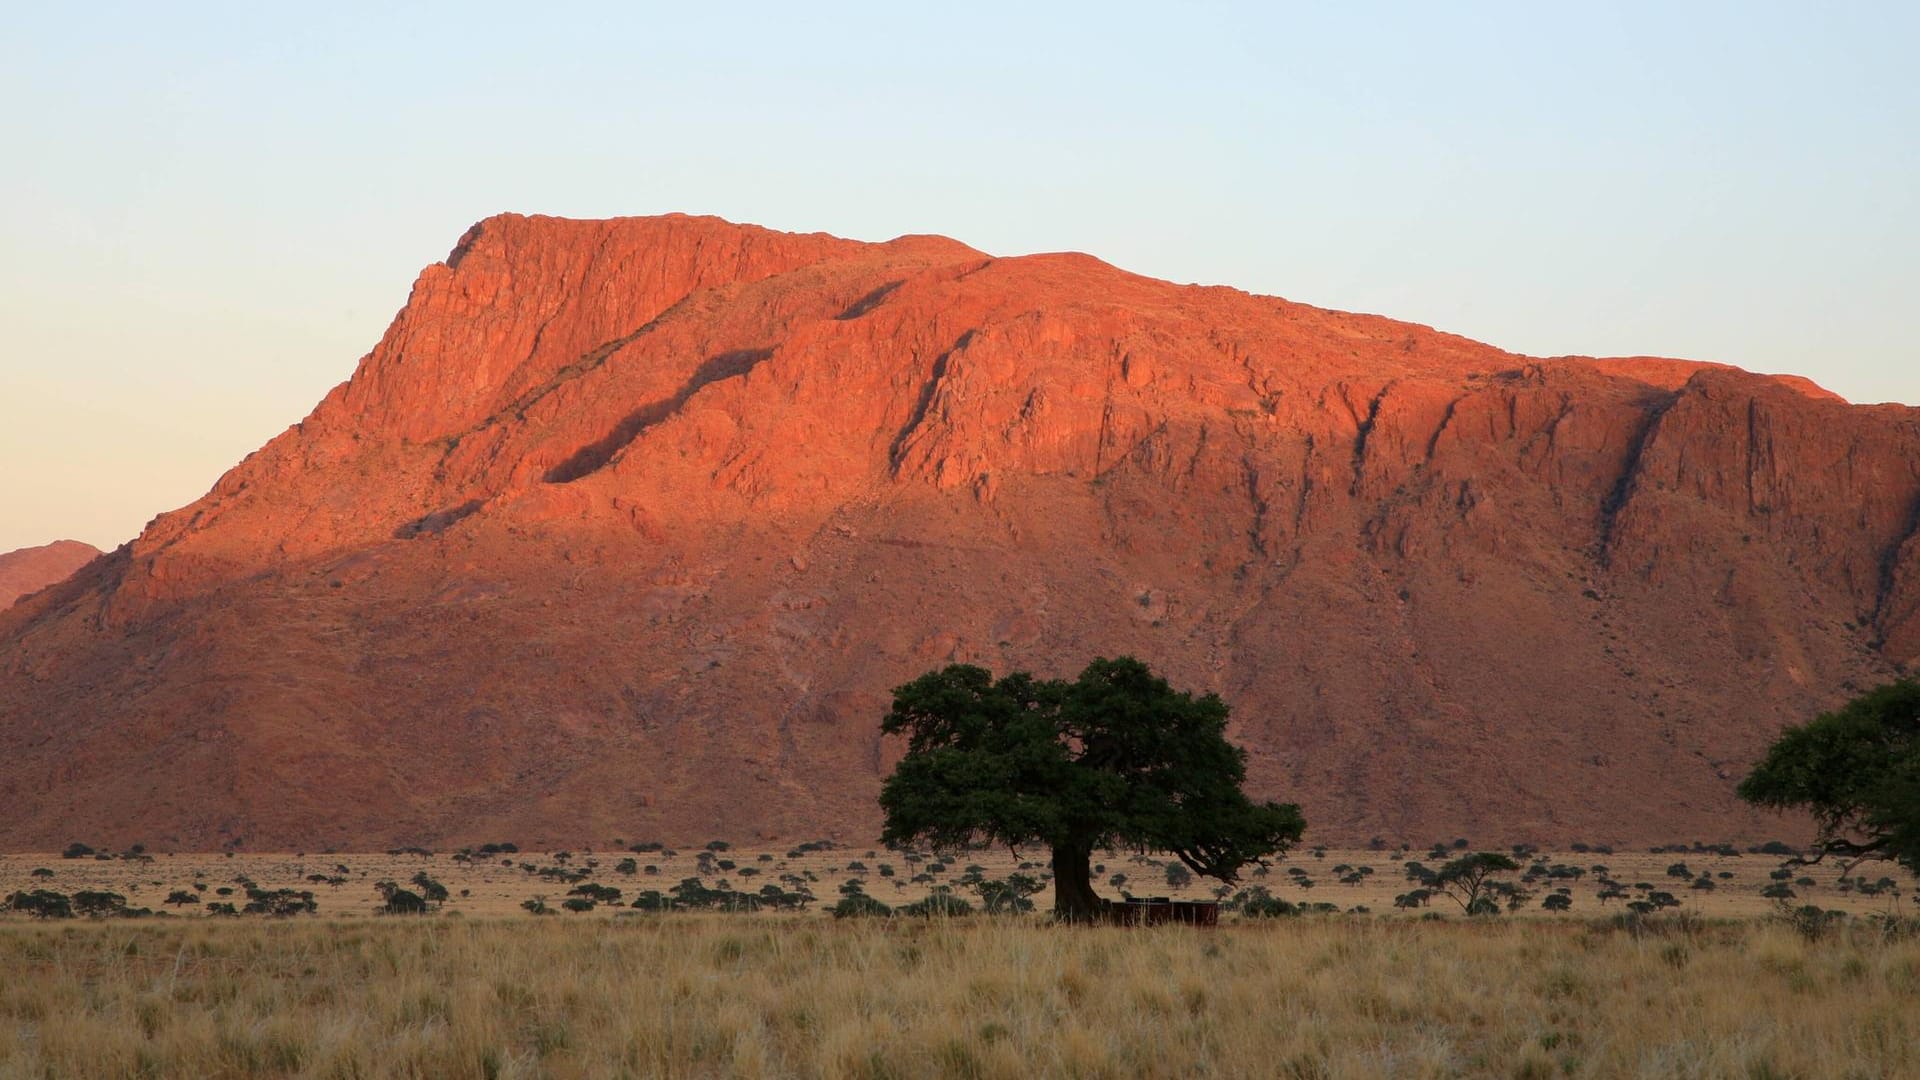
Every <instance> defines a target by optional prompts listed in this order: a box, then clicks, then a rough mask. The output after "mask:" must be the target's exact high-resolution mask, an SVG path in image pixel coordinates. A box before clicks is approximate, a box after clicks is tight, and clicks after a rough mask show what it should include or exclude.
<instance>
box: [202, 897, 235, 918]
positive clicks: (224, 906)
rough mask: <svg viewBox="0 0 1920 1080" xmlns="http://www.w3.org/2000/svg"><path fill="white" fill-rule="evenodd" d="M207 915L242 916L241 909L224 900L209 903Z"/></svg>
mask: <svg viewBox="0 0 1920 1080" xmlns="http://www.w3.org/2000/svg"><path fill="white" fill-rule="evenodd" d="M207 914H209V915H238V914H240V909H239V908H236V907H234V906H233V905H232V904H229V903H227V902H226V901H224V900H211V901H208V903H207Z"/></svg>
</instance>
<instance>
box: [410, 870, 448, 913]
mask: <svg viewBox="0 0 1920 1080" xmlns="http://www.w3.org/2000/svg"><path fill="white" fill-rule="evenodd" d="M413 887H414V888H416V889H419V890H420V895H421V896H423V897H425V898H426V900H427V902H428V903H430V904H435V905H439V904H444V903H446V901H447V887H446V886H445V885H442V884H440V883H439V882H437V881H435V880H433V879H432V878H430V877H428V876H427V872H426V871H425V870H422V871H420V872H419V873H417V874H415V875H413Z"/></svg>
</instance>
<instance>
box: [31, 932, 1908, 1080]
mask: <svg viewBox="0 0 1920 1080" xmlns="http://www.w3.org/2000/svg"><path fill="white" fill-rule="evenodd" d="M0 972H4V979H0V1076H6V1077H15V1076H19V1077H39V1076H47V1077H100V1076H142V1075H148V1076H183V1077H184V1076H193V1077H203V1076H204V1077H219V1076H252V1075H263V1074H265V1075H272V1074H284V1075H292V1076H313V1077H387V1076H404V1077H468V1076H555V1077H576V1076H578V1077H602V1076H830V1077H880V1076H898V1077H919V1076H986V1077H1030V1076H1088V1077H1100V1076H1112V1077H1120V1076H1234V1077H1240V1076H1283V1077H1285V1076H1297V1077H1360V1076H1367V1077H1370V1076H1410V1077H1424V1076H1436V1077H1438V1076H1527V1077H1549V1076H1574V1077H1603V1076H1604V1077H1616V1076H1646V1077H1675V1076H1697V1077H1742V1078H1760V1077H1788V1076H1800V1077H1855V1076H1857V1077H1895V1076H1912V1075H1915V1074H1916V1072H1915V1071H1916V1069H1917V1068H1920V1064H1917V1062H1920V1059H1917V1058H1916V1055H1915V1048H1916V1047H1920V941H1916V940H1913V939H1906V940H1889V939H1887V938H1885V937H1883V936H1881V935H1879V934H1877V933H1876V932H1875V931H1874V929H1873V928H1872V927H1871V926H1869V925H1868V924H1867V923H1865V922H1858V923H1855V924H1852V925H1851V926H1848V927H1847V928H1845V929H1842V930H1840V931H1837V932H1833V933H1830V934H1829V935H1828V936H1826V937H1823V938H1821V939H1819V940H1808V939H1806V938H1804V937H1802V936H1801V935H1799V934H1797V933H1795V932H1794V931H1793V930H1792V929H1791V928H1789V927H1787V926H1784V925H1780V924H1776V923H1771V922H1766V921H1758V920H1745V921H1728V922H1717V923H1708V922H1704V921H1700V920H1686V921H1683V922H1682V923H1680V924H1677V925H1675V924H1668V925H1667V928H1666V929H1665V931H1664V932H1661V933H1644V934H1633V933H1628V932H1624V931H1621V930H1617V929H1610V928H1608V927H1607V926H1606V925H1605V924H1602V923H1597V922H1587V921H1581V920H1567V919H1561V920H1552V921H1548V920H1526V921H1521V920H1511V919H1494V920H1476V921H1474V922H1467V921H1465V920H1447V921H1424V920H1418V919H1404V918H1399V919H1395V918H1375V917H1366V916H1338V917H1309V918H1300V919H1285V920H1276V921H1273V922H1270V923H1264V924H1256V923H1247V924H1237V925H1230V926H1226V927H1222V928H1220V929H1218V930H1212V931H1204V930H1193V929H1188V928H1178V927H1164V928H1157V929H1153V930H1122V929H1111V928H1106V929H1074V928H1061V927H1053V926H1049V925H1047V924H1045V923H1044V922H1042V921H1040V920H1038V919H1032V918H1027V919H1012V920H990V919H985V918H975V919H960V920H947V921H941V920H935V921H923V920H912V921H909V920H893V921H887V922H842V923H836V922H832V921H829V920H823V919H794V918H784V919H780V918H761V917H749V916H737V917H727V916H666V917H637V916H631V915H629V916H627V917H623V918H620V919H603V918H547V919H532V918H528V917H525V916H522V917H520V918H517V919H499V920H495V919H485V918H467V919H450V918H445V917H439V918H432V917H429V918H414V919H398V918H396V919H384V920H341V921H322V920H314V919H305V920H298V921H286V922H264V921H232V920H220V921H209V920H192V921H189V920H173V921H160V920H135V921H107V922H97V923H87V922H82V923H78V924H45V925H42V924H29V923H23V922H8V923H6V924H4V925H0Z"/></svg>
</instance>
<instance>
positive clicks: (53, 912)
mask: <svg viewBox="0 0 1920 1080" xmlns="http://www.w3.org/2000/svg"><path fill="white" fill-rule="evenodd" d="M6 910H8V911H18V912H21V913H22V914H25V915H31V916H33V917H34V918H36V919H71V918H73V901H71V900H69V899H67V894H65V893H58V892H54V891H52V890H51V889H35V890H33V891H32V892H17V893H14V894H13V895H11V896H9V897H7V901H6Z"/></svg>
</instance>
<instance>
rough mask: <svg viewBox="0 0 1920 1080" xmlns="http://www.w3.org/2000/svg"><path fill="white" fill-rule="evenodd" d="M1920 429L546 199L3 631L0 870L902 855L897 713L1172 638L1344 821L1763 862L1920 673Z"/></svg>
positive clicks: (1291, 793) (1822, 403) (1703, 370)
mask: <svg viewBox="0 0 1920 1080" xmlns="http://www.w3.org/2000/svg"><path fill="white" fill-rule="evenodd" d="M1917 524H1920V410H1913V409H1906V408H1900V407H1889V406H1880V407H1875V408H1859V407H1855V406H1851V405H1848V404H1846V403H1845V402H1843V401H1840V400H1839V399H1837V398H1835V397H1833V396H1832V395H1830V394H1826V393H1825V392H1823V391H1820V390H1819V389H1818V388H1817V387H1813V386H1812V385H1811V384H1808V383H1806V382H1804V380H1796V379H1780V378H1771V377H1765V376H1758V375H1751V374H1748V373H1746V372H1742V371H1739V370H1737V369H1732V368H1726V367H1718V366H1709V365H1700V364H1690V363H1686V362H1683V361H1676V360H1657V359H1644V358H1642V359H1630V360H1595V359H1589V358H1578V357H1564V358H1557V359H1531V358H1527V357H1521V356H1516V355H1513V354H1510V353H1505V352H1502V351H1500V350H1497V349H1494V348H1491V347H1488V346H1485V345H1481V344H1477V343H1475V342H1471V341H1467V340H1464V339H1462V338H1458V337H1454V336H1451V335H1447V334H1442V333H1438V332H1436V331H1433V330H1431V329H1428V328H1425V327H1419V326H1412V325H1408V324H1405V323H1397V322H1393V321H1391V320H1387V319H1381V318H1375V317H1369V316H1359V315H1347V314H1342V313H1338V312H1331V311H1322V310H1318V309H1314V308H1308V307H1304V306H1301V305H1298V304H1292V303H1288V302H1286V301H1283V300H1277V299H1274V298H1271V297H1258V296H1250V295H1247V294H1245V293H1240V292H1236V291H1234V290H1231V289H1220V288H1194V287H1179V286H1174V285H1171V284H1168V283H1165V282H1160V281H1153V280H1149V279H1146V278H1140V277H1135V276H1133V275H1129V274H1125V273H1122V272H1120V271H1118V270H1115V269H1113V268H1112V267H1109V266H1107V265H1105V264H1103V263H1100V262H1098V261H1096V260H1094V259H1091V258H1088V257H1086V256H1082V255H1044V256H1032V257H1024V258H1012V259H996V258H992V257H989V256H987V255H983V254H981V253H979V252H977V251H973V250H971V249H969V248H966V247H964V246H963V245H960V244H957V243H954V242H953V241H949V240H943V239H939V238H932V237H907V238H902V239H900V240H895V241H892V242H890V243H887V244H861V243H854V242H851V241H845V240H838V239H834V238H831V237H825V236H788V235H783V234H777V233H771V232H767V231H764V230H760V229H754V228H749V227H742V226H735V225H730V224H727V223H725V222H721V221H717V220H712V219H697V218H684V217H670V218H658V219H636V220H619V221H607V222H576V221H561V220H555V219H542V218H520V217H501V218H494V219H489V220H488V221H485V222H482V223H481V224H480V225H478V226H476V227H475V228H474V229H473V230H472V231H471V232H469V233H468V235H467V236H466V238H464V239H463V240H462V241H461V243H460V245H459V247H458V248H457V249H456V250H455V251H454V253H453V255H452V256H450V257H449V259H448V260H447V262H446V263H444V264H437V265H435V266H433V267H429V268H428V269H427V270H426V271H425V272H424V273H423V274H422V275H421V277H420V280H419V282H418V283H417V284H416V285H415V288H414V292H413V296H412V298H411V300H410V301H409V303H408V305H407V307H406V308H405V310H403V311H402V312H401V313H400V315H399V316H398V317H397V318H396V319H395V321H394V324H393V327H392V328H391V329H390V330H389V331H388V333H387V335H386V336H385V338H383V339H382V341H381V343H380V344H379V345H378V346H377V347H376V348H375V349H374V351H373V352H372V353H371V354H369V355H368V356H367V357H366V358H365V359H364V360H363V361H362V362H361V364H360V366H359V368H358V370H357V371H356V372H355V373H354V376H353V378H352V379H351V380H350V381H349V382H347V383H345V384H344V385H342V386H341V387H339V388H337V389H336V390H334V391H333V392H332V393H331V394H329V395H328V396H327V397H326V399H325V400H324V401H322V402H321V403H320V405H319V406H318V407H317V408H316V409H315V410H314V413H313V414H312V415H311V416H310V417H309V418H308V419H307V420H306V421H305V422H303V423H302V424H300V425H299V426H297V427H295V428H294V429H292V430H290V431H288V432H287V433H285V434H284V435H282V436H280V437H279V438H277V439H275V440H274V441H273V442H271V443H269V444H268V445H267V446H266V447H264V448H263V449H261V450H260V451H259V452H258V453H256V454H254V455H252V456H251V457H249V458H248V459H247V460H246V461H244V462H242V463H241V464H240V465H238V466H237V467H235V468H234V469H233V471H231V472H230V473H228V474H227V476H225V477H224V478H222V479H221V481H220V482H219V484H218V485H216V486H215V488H214V490H213V491H212V492H211V493H210V494H209V495H208V496H207V497H206V498H204V499H202V500H200V501H199V502H197V503H195V504H193V505H192V506H189V507H186V508H184V509H182V510H179V511H176V512H174V513H171V514H167V515H164V516H162V517H161V518H160V519H158V520H156V521H155V523H154V524H153V525H152V526H151V527H150V528H149V529H148V530H147V532H146V533H145V534H144V535H142V536H141V537H140V539H139V540H137V541H136V542H135V543H134V544H132V545H131V546H130V547H129V548H127V549H124V550H123V551H121V552H117V553H115V554H114V555H112V556H110V557H108V558H105V559H101V560H98V561H96V562H95V563H93V564H92V565H91V566H90V567H89V568H88V569H86V570H85V571H83V572H82V573H81V574H79V575H77V576H76V577H75V578H74V579H72V580H70V581H68V582H66V583H64V584H62V585H61V586H59V587H58V588H55V589H51V590H48V591H46V592H44V593H41V594H39V595H38V596H35V597H33V598H30V599H29V600H27V601H25V602H23V603H21V604H19V605H17V606H16V607H15V608H14V609H13V610H11V611H9V612H7V613H5V614H4V615H0V750H4V753H0V799H4V800H5V802H6V805H8V806H9V807H11V808H13V810H12V811H11V812H10V813H9V814H8V815H7V816H6V818H5V819H4V820H0V847H8V848H15V849H17V848H21V847H35V846H45V845H49V844H58V843H65V842H66V841H68V840H71V839H83V838H84V839H87V840H88V841H90V842H95V843H114V844H118V843H132V842H144V843H147V844H149V845H151V846H156V847H177V848H194V847H213V846H218V845H221V844H226V843H242V844H245V845H246V846H249V847H254V848H268V847H292V848H300V849H308V850H312V849H318V848H323V847H334V848H339V849H343V850H344V849H349V848H366V847H370V846H371V847H387V846H393V845H396V844H403V843H407V844H411V843H421V844H430V845H441V846H444V845H450V844H459V843H468V842H480V841H484V840H514V841H515V842H518V843H521V844H542V843H564V844H570V845H578V844H592V843H599V844H605V843H607V842H609V841H611V840H612V839H613V838H615V837H622V838H628V839H636V838H660V839H664V840H671V841H678V842H689V841H694V840H705V839H709V838H712V837H715V836H719V837H724V838H728V839H732V840H735V841H737V842H753V841H769V840H778V841H786V840H792V839H805V838H811V837H815V836H829V835H837V836H840V837H844V838H848V839H859V840H865V839H867V838H870V837H871V836H872V835H873V834H874V832H875V831H876V830H877V825H878V815H877V813H876V810H875V807H874V802H873V799H874V795H875V793H876V791H877V790H878V787H879V783H880V780H881V778H882V777H883V776H884V775H885V773H886V772H887V770H888V769H889V768H890V767H891V763H892V761H893V760H894V756H895V755H896V754H897V753H898V749H897V748H896V747H894V746H892V745H890V744H889V743H888V742H886V741H884V740H882V739H881V738H880V737H879V734H878V721H879V718H880V716H881V714H882V713H883V712H884V709H885V705H886V701H887V695H888V690H889V688H891V687H892V686H895V685H897V684H899V683H901V682H903V681H905V680H906V679H908V678H911V677H912V676H914V675H916V674H918V673H920V672H922V671H924V670H926V669H928V668H930V667H933V666H935V665H939V664H944V663H947V662H949V661H969V662H974V663H980V664H984V665H987V666H989V667H992V668H994V669H996V670H1002V671H1004V670H1007V669H1011V668H1024V669H1028V670H1033V671H1036V672H1042V673H1046V674H1071V673H1072V672H1074V671H1077V670H1078V669H1079V668H1080V667H1081V666H1082V665H1084V664H1085V663H1086V661H1087V660H1089V659H1090V658H1092V657H1094V656H1096V655H1113V654H1117V653H1131V654H1134V655H1137V656H1139V657H1141V658H1143V659H1145V660H1147V661H1148V662H1149V663H1151V664H1153V665H1154V666H1155V667H1157V668H1160V669H1162V670H1164V671H1166V672H1167V673H1168V674H1169V675H1170V677H1171V678H1173V679H1174V681H1175V682H1176V683H1178V684H1181V685H1185V686H1192V687H1196V688H1201V689H1207V690H1216V691H1218V692H1220V693H1221V694H1222V695H1223V696H1224V697H1225V698H1226V699H1227V700H1228V701H1229V702H1230V703H1231V704H1232V705H1233V706H1234V709H1235V729H1234V734H1235V736H1236V737H1237V738H1238V739H1239V740H1240V741H1241V742H1243V743H1244V744H1245V745H1246V746H1247V747H1248V748H1249V750H1250V752H1251V762H1250V774H1251V786H1252V787H1253V788H1254V789H1255V790H1256V791H1257V792H1258V793H1259V794H1261V795H1270V796H1279V797H1285V798H1289V799H1294V800H1297V801H1299V802H1300V803H1301V804H1302V805H1303V808H1304V810H1305V812H1306V814H1307V817H1308V820H1309V822H1311V824H1312V831H1311V833H1310V835H1312V836H1314V837H1315V838H1317V839H1319V840H1321V841H1323V842H1340V841H1363V840H1366V839H1368V838H1370V837H1373V836H1380V837H1384V838H1386V839H1389V840H1398V839H1403V838H1404V839H1407V840H1410V841H1414V842H1428V841H1431V840H1432V839H1434V838H1435V837H1448V838H1451V837H1454V836H1468V837H1472V838H1475V839H1477V840H1479V841H1481V842H1484V843H1496V842H1502V843H1504V842H1518V841H1534V842H1568V841H1574V840H1588V841H1591V842H1613V843H1637V842H1648V841H1671V840H1722V839H1735V840H1742V839H1765V838H1768V837H1770V836H1774V835H1781V836H1790V835H1794V834H1795V832H1796V830H1797V829H1799V828H1800V824H1799V823H1797V822H1791V821H1780V820H1778V819H1773V818H1767V817H1759V816H1755V815H1753V814H1752V813H1750V812H1749V811H1747V810H1745V809H1744V808H1743V807H1742V806H1741V805H1740V804H1739V803H1738V802H1737V800H1735V799H1734V798H1733V795H1732V789H1733V786H1734V784H1735V783H1736V782H1737V781H1738V779H1739V778H1740V776H1741V775H1743V773H1744V771H1745V769H1746V768H1747V766H1748V764H1749V763H1750V762H1751V761H1752V760H1753V758H1754V757H1755V756H1756V754H1757V753H1758V751H1759V750H1760V749H1761V748H1762V747H1763V746H1764V745H1765V744H1766V743H1767V742H1768V741H1769V740H1770V739H1771V738H1772V736H1773V735H1774V734H1775V733H1776V732H1777V730H1778V729H1779V727H1780V725H1781V724H1783V723H1786V722H1791V721H1796V720H1800V719H1804V718H1805V717H1807V716H1808V715H1810V714H1811V713H1812V712H1814V711H1816V710H1819V709H1822V708H1826V707H1830V706H1832V705H1833V704H1835V703H1837V702H1838V701H1840V700H1842V699H1844V698H1845V697H1846V696H1847V695H1848V694H1850V693H1851V692H1853V691H1854V690H1857V689H1860V688H1864V687H1866V686H1868V685H1871V684H1873V683H1875V682H1877V681H1879V680H1882V679H1885V678H1888V677H1890V676H1892V675H1894V674H1896V673H1897V672H1898V671H1900V670H1901V669H1902V668H1903V666H1905V665H1908V664H1912V663H1914V662H1915V661H1916V660H1920V540H1916V539H1915V534H1916V525H1917Z"/></svg>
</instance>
